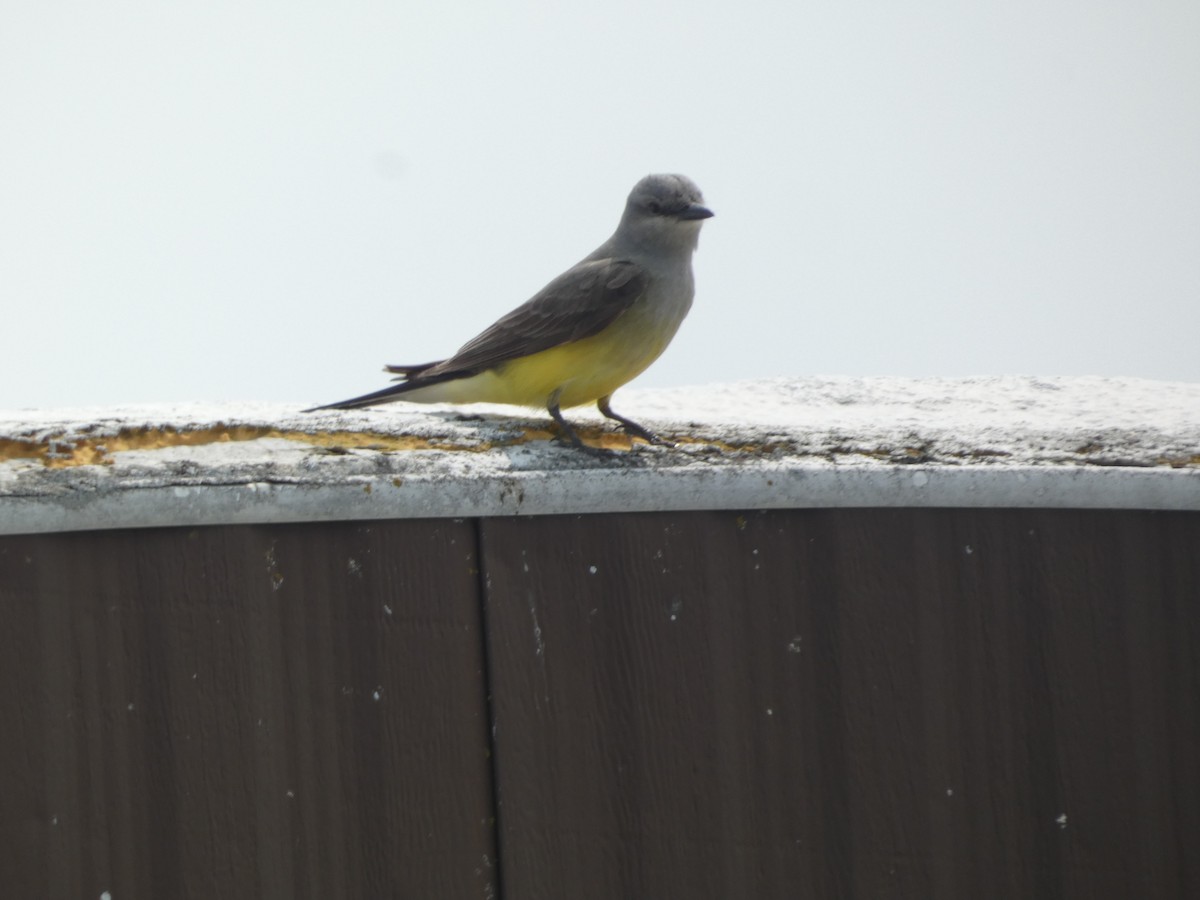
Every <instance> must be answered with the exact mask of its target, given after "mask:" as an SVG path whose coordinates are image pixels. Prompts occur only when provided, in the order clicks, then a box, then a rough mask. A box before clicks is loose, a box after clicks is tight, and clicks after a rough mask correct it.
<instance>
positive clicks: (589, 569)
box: [588, 566, 596, 575]
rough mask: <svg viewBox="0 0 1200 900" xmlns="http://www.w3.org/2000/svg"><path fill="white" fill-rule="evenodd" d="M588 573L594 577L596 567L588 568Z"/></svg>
mask: <svg viewBox="0 0 1200 900" xmlns="http://www.w3.org/2000/svg"><path fill="white" fill-rule="evenodd" d="M588 572H590V573H591V574H592V575H595V574H596V567H595V566H588Z"/></svg>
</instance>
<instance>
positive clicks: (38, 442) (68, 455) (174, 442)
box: [0, 425, 634, 469]
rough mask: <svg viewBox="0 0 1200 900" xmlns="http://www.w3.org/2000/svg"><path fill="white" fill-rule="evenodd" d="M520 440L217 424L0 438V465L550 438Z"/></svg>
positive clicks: (473, 447)
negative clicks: (266, 443)
mask: <svg viewBox="0 0 1200 900" xmlns="http://www.w3.org/2000/svg"><path fill="white" fill-rule="evenodd" d="M522 431H523V433H522V434H521V436H520V437H516V438H512V439H509V440H503V441H479V442H472V443H469V444H464V443H456V442H454V441H451V440H436V439H430V438H424V437H416V436H414V435H396V434H382V433H379V432H370V431H320V432H308V431H295V430H288V429H280V428H271V427H268V426H265V425H231V426H224V425H216V426H213V427H211V428H195V429H176V428H170V427H162V428H122V429H120V430H119V431H118V432H116V434H110V435H94V436H93V435H88V434H72V435H67V434H61V433H60V434H52V435H47V436H43V437H39V438H28V439H22V438H0V462H2V461H7V460H17V459H27V460H36V461H38V462H40V463H42V465H44V466H46V467H47V468H50V469H65V468H71V467H73V466H103V465H111V464H112V462H113V454H114V453H121V452H124V451H129V450H161V449H164V448H168V447H199V446H205V445H208V444H224V443H232V442H235V441H237V442H241V441H256V440H260V439H262V438H279V439H282V440H287V441H295V442H297V443H300V444H305V445H307V446H310V447H314V448H318V449H321V450H324V451H326V452H329V453H348V452H350V451H351V450H376V451H380V452H394V451H402V450H448V451H459V452H467V453H481V452H485V451H487V450H491V449H492V448H494V447H507V446H512V445H515V444H524V443H528V442H530V441H538V440H547V441H548V440H551V439H552V438H553V437H554V434H553V433H552V432H551V431H549V430H546V429H541V428H524V429H522ZM579 431H580V433H581V435H583V436H584V437H586V439H587V443H588V444H590V445H592V446H594V447H600V448H603V449H606V450H630V449H632V447H633V444H634V442H633V440H632V439H631V438H630V437H628V436H627V435H624V434H612V433H609V432H604V431H601V430H599V429H585V428H581V429H579Z"/></svg>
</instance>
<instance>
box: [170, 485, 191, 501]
mask: <svg viewBox="0 0 1200 900" xmlns="http://www.w3.org/2000/svg"><path fill="white" fill-rule="evenodd" d="M191 492H192V490H191V488H185V487H176V488H174V489H172V491H171V493H172V494H174V495H175V497H176V498H177V499H179V500H182V499H183V498H184V497H186V496H187V495H188V494H190V493H191Z"/></svg>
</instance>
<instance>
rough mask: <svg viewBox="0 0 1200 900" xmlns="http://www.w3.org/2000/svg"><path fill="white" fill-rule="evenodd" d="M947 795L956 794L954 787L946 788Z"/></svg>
mask: <svg viewBox="0 0 1200 900" xmlns="http://www.w3.org/2000/svg"><path fill="white" fill-rule="evenodd" d="M946 796H947V797H953V796H954V788H946Z"/></svg>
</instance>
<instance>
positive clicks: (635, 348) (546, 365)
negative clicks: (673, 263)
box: [403, 313, 678, 409]
mask: <svg viewBox="0 0 1200 900" xmlns="http://www.w3.org/2000/svg"><path fill="white" fill-rule="evenodd" d="M677 327H678V324H677V323H669V324H667V325H666V327H663V323H661V322H656V323H647V322H646V321H645V320H644V319H642V318H641V317H639V316H637V315H629V314H628V313H627V314H626V315H623V316H621V317H620V318H618V319H617V320H616V321H615V322H614V323H613V324H612V325H610V326H609V327H608V328H607V329H605V330H604V331H602V332H601V333H600V334H596V335H592V336H591V337H589V338H584V339H583V340H580V341H575V342H574V343H571V344H563V345H562V346H559V347H551V348H550V349H549V350H543V351H541V352H540V353H534V354H532V355H530V356H525V357H522V358H520V359H514V360H510V361H509V362H506V363H502V364H501V365H499V366H497V367H496V368H494V369H489V370H488V371H486V372H481V373H479V374H478V375H474V376H471V377H470V378H462V379H458V380H456V381H449V382H445V383H443V384H439V385H433V386H431V387H430V388H422V389H420V390H417V391H413V392H412V394H410V395H407V396H405V397H404V398H403V399H411V400H416V401H418V402H450V403H511V404H513V405H515V406H535V407H545V406H546V405H547V403H548V402H549V400H550V397H551V396H552V395H553V394H554V393H555V392H556V391H557V392H558V402H559V406H561V407H563V408H564V409H566V408H569V407H572V406H583V405H584V404H586V403H593V402H595V401H596V400H599V399H600V398H601V397H607V396H608V395H609V394H611V393H612V392H613V391H615V390H616V389H617V388H619V387H620V386H621V385H623V384H625V383H626V382H628V381H631V380H632V379H634V378H636V377H637V376H638V375H640V374H641V373H642V372H643V371H644V370H645V369H646V367H647V366H649V365H650V364H651V363H652V362H654V360H656V359H658V357H659V356H660V355H661V354H662V352H663V350H665V349H666V347H667V344H669V343H670V341H671V338H672V337H674V336H675V331H676V328H677Z"/></svg>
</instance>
